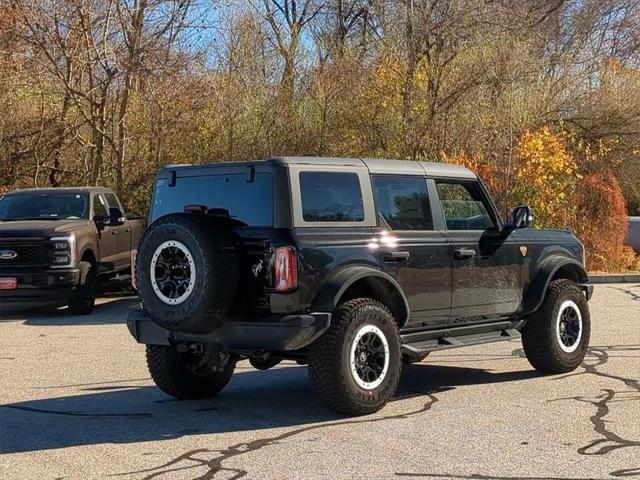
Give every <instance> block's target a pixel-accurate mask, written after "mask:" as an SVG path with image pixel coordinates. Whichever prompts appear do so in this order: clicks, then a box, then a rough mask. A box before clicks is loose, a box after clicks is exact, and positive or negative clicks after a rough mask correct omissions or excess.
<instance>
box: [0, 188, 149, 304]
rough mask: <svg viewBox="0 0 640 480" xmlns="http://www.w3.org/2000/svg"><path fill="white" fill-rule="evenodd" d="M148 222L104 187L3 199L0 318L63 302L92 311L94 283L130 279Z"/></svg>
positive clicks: (27, 192) (0, 214)
mask: <svg viewBox="0 0 640 480" xmlns="http://www.w3.org/2000/svg"><path fill="white" fill-rule="evenodd" d="M145 226H146V221H145V220H143V219H137V218H127V217H126V216H125V214H124V212H123V209H122V205H121V203H120V201H119V200H118V198H117V196H116V195H115V193H114V192H113V191H112V190H109V189H107V188H102V187H79V188H51V189H25V190H16V191H13V192H10V193H8V194H6V195H4V196H3V197H2V198H0V314H1V313H2V310H3V308H2V307H5V306H11V305H17V306H20V307H22V306H50V305H51V306H54V305H57V306H59V305H65V304H66V305H68V306H69V311H70V312H71V313H72V314H74V315H86V314H88V313H91V311H92V310H93V306H94V303H95V297H96V288H97V286H98V284H99V283H101V282H104V281H107V280H110V279H113V278H114V277H121V276H128V275H130V272H131V257H132V251H134V250H135V249H136V247H137V245H138V241H139V240H140V237H141V235H142V232H143V231H144V229H145Z"/></svg>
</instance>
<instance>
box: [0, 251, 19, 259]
mask: <svg viewBox="0 0 640 480" xmlns="http://www.w3.org/2000/svg"><path fill="white" fill-rule="evenodd" d="M17 256H18V253H17V252H14V251H13V250H0V260H13V259H14V258H16V257H17Z"/></svg>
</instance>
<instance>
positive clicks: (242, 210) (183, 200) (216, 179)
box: [151, 172, 273, 227]
mask: <svg viewBox="0 0 640 480" xmlns="http://www.w3.org/2000/svg"><path fill="white" fill-rule="evenodd" d="M187 205H204V206H205V207H207V208H220V209H226V210H228V211H229V215H230V216H231V218H234V219H236V220H238V221H240V222H242V223H243V224H245V225H247V226H251V227H270V226H273V176H272V175H271V174H270V173H266V172H260V173H256V175H255V178H254V180H253V181H252V182H248V181H247V173H246V172H243V173H237V174H228V175H204V176H199V177H178V178H177V181H176V184H175V186H173V187H170V186H169V184H168V181H167V180H166V179H159V180H158V181H157V182H156V187H155V193H154V196H153V211H152V213H151V220H152V221H153V220H155V219H156V218H159V217H161V216H163V215H167V214H169V213H177V212H182V211H183V210H184V207H185V206H187Z"/></svg>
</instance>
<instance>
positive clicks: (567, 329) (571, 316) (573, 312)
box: [556, 300, 582, 353]
mask: <svg viewBox="0 0 640 480" xmlns="http://www.w3.org/2000/svg"><path fill="white" fill-rule="evenodd" d="M556 340H557V341H558V345H559V346H560V348H561V349H562V351H564V352H566V353H572V352H575V351H576V350H577V348H578V346H579V345H580V340H582V314H581V313H580V308H579V307H578V305H576V303H575V302H573V301H572V300H567V301H565V302H563V303H562V305H561V306H560V309H559V311H558V317H557V319H556Z"/></svg>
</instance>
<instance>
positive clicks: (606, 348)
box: [0, 284, 640, 480]
mask: <svg viewBox="0 0 640 480" xmlns="http://www.w3.org/2000/svg"><path fill="white" fill-rule="evenodd" d="M134 306H135V300H134V299H133V298H131V297H129V298H111V299H103V300H101V302H100V305H99V306H98V307H97V308H96V311H95V313H94V314H93V315H91V316H87V317H71V316H67V315H66V313H65V311H64V310H59V311H57V312H54V313H44V312H28V313H7V312H6V311H4V310H3V312H2V315H1V321H0V478H1V479H3V480H4V479H29V478H34V479H54V478H55V479H63V478H64V479H69V478H73V479H90V478H107V477H108V478H122V479H143V478H146V479H152V478H154V479H155V478H157V479H170V478H178V479H238V478H247V479H294V478H305V479H306V478H309V479H316V478H318V479H320V478H322V479H327V478H348V479H355V478H371V479H374V478H375V479H378V478H431V479H441V478H457V479H472V478H479V479H586V478H596V479H600V478H640V382H639V377H640V315H639V312H640V285H622V284H619V285H598V286H597V287H596V291H595V294H594V298H593V300H592V302H591V311H592V319H593V332H592V340H591V348H590V350H589V354H588V356H587V358H586V361H585V363H584V365H583V366H582V367H581V368H579V369H578V370H577V371H576V372H575V373H573V374H569V375H558V376H542V375H540V374H538V373H536V372H535V371H533V370H532V369H531V367H530V366H529V364H528V363H527V361H526V359H525V358H523V353H522V349H521V345H520V343H519V341H509V342H502V343H497V344H491V345H485V346H475V347H467V348H463V349H458V350H448V351H443V352H440V353H437V354H433V355H431V356H430V357H428V358H427V359H426V360H425V361H424V362H423V363H421V364H418V365H412V366H408V367H406V368H405V369H404V372H403V375H402V381H401V386H400V389H399V391H398V394H397V396H396V398H395V400H394V401H393V402H391V403H390V404H389V405H388V406H387V407H386V408H385V409H383V410H382V411H381V412H379V413H378V414H376V415H372V416H369V417H360V418H345V417H341V416H338V415H335V414H332V413H331V412H329V411H327V410H326V409H325V408H324V407H323V406H322V405H321V404H320V402H319V401H318V400H317V399H316V397H315V395H314V394H313V392H312V391H311V389H310V385H309V382H308V380H307V372H306V369H305V368H304V367H300V366H297V365H295V364H293V363H286V364H282V365H281V366H280V367H278V368H275V369H273V370H269V371H266V372H259V371H256V370H253V369H252V368H251V367H250V366H249V365H248V362H243V363H241V364H239V365H238V369H237V370H236V375H235V376H234V378H233V379H232V381H231V383H230V385H229V386H228V387H227V389H226V390H224V391H223V392H222V394H220V396H219V397H217V398H215V399H211V400H206V401H186V402H179V401H174V400H172V399H171V398H169V397H167V396H165V395H164V394H162V393H161V392H160V391H159V390H158V389H157V388H155V387H154V385H153V383H152V382H151V380H150V379H149V375H148V373H147V370H146V366H145V359H144V347H142V346H140V345H137V344H136V343H135V342H134V341H133V339H132V338H131V337H130V336H129V333H128V331H127V328H126V325H125V323H124V322H125V317H126V312H127V310H128V309H129V308H132V307H134Z"/></svg>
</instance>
